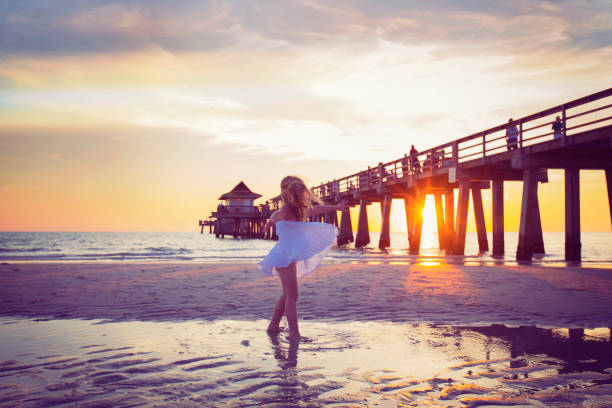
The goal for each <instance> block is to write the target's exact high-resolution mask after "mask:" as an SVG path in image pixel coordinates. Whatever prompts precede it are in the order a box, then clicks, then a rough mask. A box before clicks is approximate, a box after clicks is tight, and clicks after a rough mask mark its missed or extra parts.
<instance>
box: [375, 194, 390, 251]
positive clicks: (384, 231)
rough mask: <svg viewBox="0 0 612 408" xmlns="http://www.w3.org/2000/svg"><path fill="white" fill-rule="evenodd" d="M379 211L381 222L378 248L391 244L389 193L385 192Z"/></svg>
mask: <svg viewBox="0 0 612 408" xmlns="http://www.w3.org/2000/svg"><path fill="white" fill-rule="evenodd" d="M380 211H381V213H382V224H381V228H380V238H379V240H378V248H380V249H384V248H388V247H390V246H391V235H390V231H391V195H390V194H385V198H384V199H383V202H382V203H381V208H380Z"/></svg>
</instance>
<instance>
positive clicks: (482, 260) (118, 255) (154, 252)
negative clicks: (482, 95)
mask: <svg viewBox="0 0 612 408" xmlns="http://www.w3.org/2000/svg"><path fill="white" fill-rule="evenodd" d="M370 236H371V243H370V245H368V246H366V247H365V248H361V249H356V248H354V246H353V245H352V244H351V245H348V246H344V247H334V248H333V249H332V250H331V251H330V253H329V255H328V256H327V258H326V259H325V262H327V263H360V262H364V263H373V262H382V263H398V262H399V263H423V262H443V263H457V264H466V265H470V264H479V265H481V264H484V265H486V264H492V265H496V264H515V263H516V259H515V253H516V245H517V241H518V233H517V232H507V233H506V234H505V250H506V252H505V256H504V257H502V258H498V257H496V258H493V257H492V256H491V252H490V251H488V252H484V253H479V251H478V241H477V236H476V233H468V234H467V237H466V249H465V256H458V255H452V256H448V255H445V254H444V252H443V251H440V250H439V249H438V242H437V235H436V233H435V232H434V233H433V234H423V237H422V243H421V253H420V254H419V255H410V254H409V253H408V238H407V234H406V233H405V232H393V233H391V247H390V248H388V249H387V250H382V251H381V250H379V249H378V248H377V244H378V233H371V234H370ZM581 240H582V264H583V265H585V266H586V265H590V266H598V267H612V233H610V232H601V233H594V232H584V233H582V237H581ZM491 243H492V237H491V235H490V234H489V246H491ZM274 244H275V241H271V240H262V239H240V238H231V237H229V238H228V237H226V238H224V239H220V238H215V236H214V235H210V234H207V233H206V232H205V233H204V234H200V233H199V231H197V232H0V261H2V262H15V261H19V262H32V261H40V262H43V261H44V262H47V261H70V262H72V261H79V262H82V261H95V262H101V261H133V262H134V261H135V262H223V263H225V262H227V263H254V264H255V263H257V262H258V261H259V260H260V259H261V258H263V257H264V256H265V255H266V254H267V253H268V251H269V250H270V249H271V248H272V246H274ZM564 245H565V234H564V233H563V232H545V233H544V246H545V250H546V254H545V255H536V256H534V260H533V262H534V263H538V264H542V265H564V264H565V262H564Z"/></svg>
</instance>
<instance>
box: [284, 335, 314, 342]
mask: <svg viewBox="0 0 612 408" xmlns="http://www.w3.org/2000/svg"><path fill="white" fill-rule="evenodd" d="M287 340H289V342H290V343H296V342H304V343H310V342H312V339H309V338H308V337H304V336H301V335H300V334H299V333H297V334H295V333H293V334H291V333H290V334H289V335H288V336H287Z"/></svg>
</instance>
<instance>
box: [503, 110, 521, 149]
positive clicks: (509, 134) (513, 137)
mask: <svg viewBox="0 0 612 408" xmlns="http://www.w3.org/2000/svg"><path fill="white" fill-rule="evenodd" d="M518 133H519V132H518V129H517V128H516V125H515V124H514V120H513V119H512V118H510V119H508V125H506V143H507V145H508V146H507V148H508V150H516V149H518V146H517V141H518Z"/></svg>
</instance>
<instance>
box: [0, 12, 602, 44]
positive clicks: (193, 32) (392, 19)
mask: <svg viewBox="0 0 612 408" xmlns="http://www.w3.org/2000/svg"><path fill="white" fill-rule="evenodd" d="M0 16H2V17H0V54H2V55H5V56H6V55H14V54H29V55H74V54H90V53H106V52H115V53H116V52H133V51H139V50H144V49H151V48H153V49H155V48H159V49H163V50H166V51H168V52H172V53H178V52H210V51H214V50H227V49H232V48H234V47H238V48H244V47H253V48H255V49H258V48H259V47H266V46H267V47H269V46H283V45H287V44H290V45H293V46H298V47H302V46H312V45H321V46H334V45H336V46H338V45H342V44H347V43H353V44H355V43H361V44H362V45H364V46H367V45H368V44H370V45H371V44H373V41H376V39H378V38H382V39H384V40H386V41H394V42H400V43H406V44H418V45H425V44H443V45H449V46H450V45H462V46H463V47H464V48H468V46H472V47H476V48H478V49H482V48H483V47H487V48H490V49H491V48H494V47H505V48H506V49H512V48H517V49H525V48H529V46H533V44H534V43H535V44H542V43H554V44H556V45H557V46H562V47H580V48H582V47H586V48H605V47H609V46H610V45H611V42H612V39H611V36H609V35H607V34H609V30H610V29H612V22H611V19H610V17H609V16H610V10H609V3H608V2H606V1H592V2H583V1H578V0H576V1H574V0H570V1H562V2H548V1H527V0H521V1H503V2H490V1H471V2H459V1H450V0H446V1H432V2H420V1H356V2H348V1H335V2H321V1H317V0H306V1H298V0H292V1H284V2H282V3H279V2H278V1H272V0H262V1H214V0H211V1H204V2H201V1H195V0H189V1H182V2H181V4H180V7H177V6H176V3H175V2H171V1H160V0H155V1H150V0H146V1H145V0H132V1H99V0H84V1H74V0H73V1H69V0H56V1H53V2H48V1H44V0H35V1H28V2H3V4H2V5H0ZM534 40H535V41H534Z"/></svg>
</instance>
